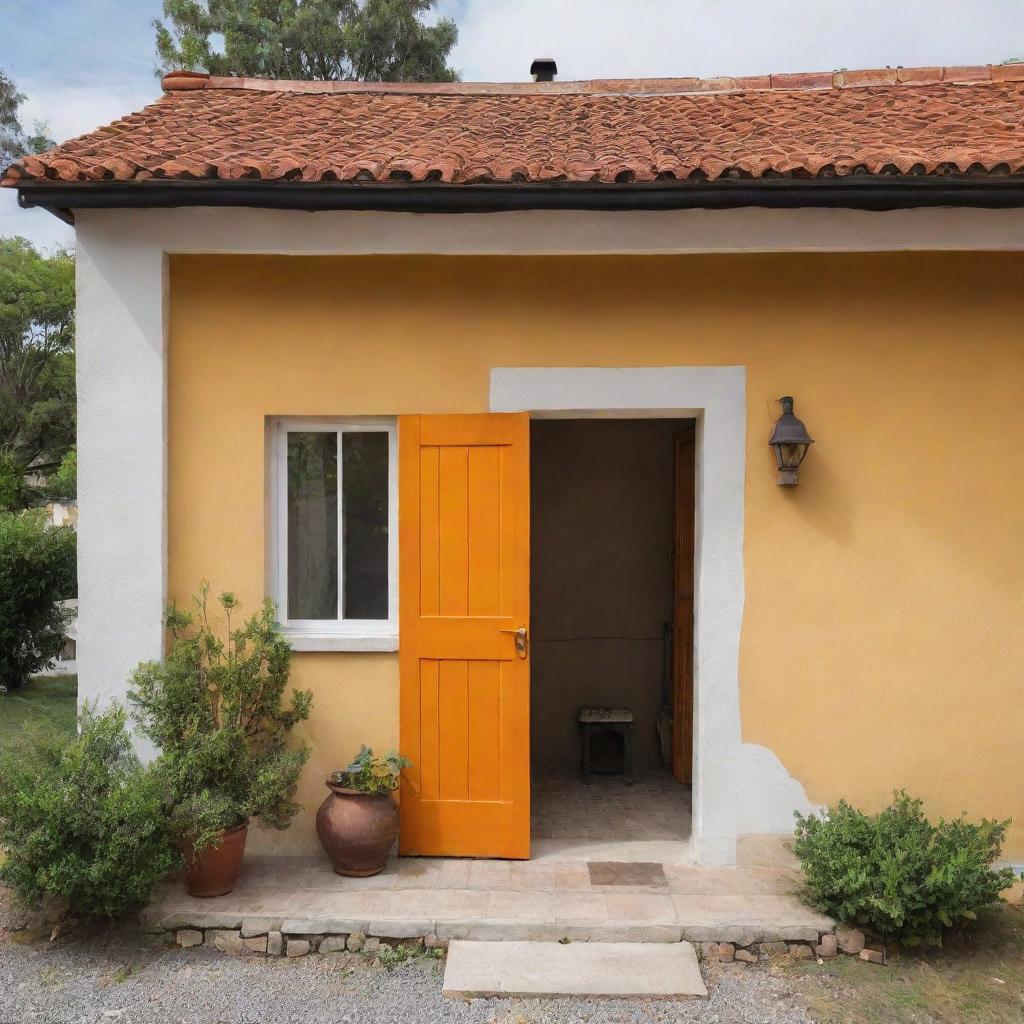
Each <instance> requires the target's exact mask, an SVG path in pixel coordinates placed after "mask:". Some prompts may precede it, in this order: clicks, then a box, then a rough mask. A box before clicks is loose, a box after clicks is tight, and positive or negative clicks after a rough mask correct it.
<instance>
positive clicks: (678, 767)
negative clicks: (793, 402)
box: [672, 422, 697, 783]
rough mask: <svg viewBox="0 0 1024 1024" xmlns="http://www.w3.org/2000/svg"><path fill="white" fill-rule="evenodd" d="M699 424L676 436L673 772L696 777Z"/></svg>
mask: <svg viewBox="0 0 1024 1024" xmlns="http://www.w3.org/2000/svg"><path fill="white" fill-rule="evenodd" d="M695 428H696V424H695V423H693V422H690V423H689V424H687V426H686V427H685V428H684V429H682V430H680V432H679V433H678V434H676V438H675V446H676V450H675V521H676V526H675V557H674V565H675V609H674V615H673V630H672V636H673V643H672V648H673V649H672V673H673V680H672V687H673V691H672V774H673V775H674V776H675V779H676V781H677V782H682V783H690V782H692V779H693V583H694V580H693V545H694V526H695V515H696V472H697V467H696V429H695Z"/></svg>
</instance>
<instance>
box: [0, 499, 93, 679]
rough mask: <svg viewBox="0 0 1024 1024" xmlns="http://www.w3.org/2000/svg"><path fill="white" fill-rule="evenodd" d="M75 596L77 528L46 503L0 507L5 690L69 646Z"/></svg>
mask: <svg viewBox="0 0 1024 1024" xmlns="http://www.w3.org/2000/svg"><path fill="white" fill-rule="evenodd" d="M74 596H75V531H74V529H72V527H70V526H50V524H49V523H48V522H47V516H46V512H45V511H44V510H43V509H41V508H34V509H29V510H28V511H27V512H0V693H2V692H4V691H5V690H16V689H18V688H19V687H20V686H22V685H23V684H24V683H25V681H26V680H27V679H28V678H29V676H31V675H32V674H33V673H34V672H39V671H40V670H42V669H44V668H46V666H47V665H48V664H49V663H50V662H51V661H52V660H53V659H54V658H55V657H56V656H57V655H58V654H59V653H60V651H61V648H62V647H63V646H64V628H65V626H66V625H67V621H68V612H67V610H66V609H65V607H64V606H63V605H61V604H59V603H58V602H60V601H66V600H68V599H69V598H72V597H74Z"/></svg>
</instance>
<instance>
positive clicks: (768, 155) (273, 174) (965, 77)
mask: <svg viewBox="0 0 1024 1024" xmlns="http://www.w3.org/2000/svg"><path fill="white" fill-rule="evenodd" d="M164 88H165V95H164V96H163V98H162V99H160V100H159V101H158V102H156V103H154V104H152V105H150V106H147V107H146V108H145V109H143V110H142V111H140V112H139V113H135V114H131V115H130V116H128V117H125V118H124V119H123V120H120V121H117V122H115V123H114V124H112V125H108V126H106V127H104V128H100V129H98V130H97V131H95V132H91V133H90V134H88V135H84V136H82V137H80V138H77V139H73V140H71V141H70V142H66V143H64V145H62V146H58V147H57V148H56V149H52V150H50V151H49V152H48V153H44V154H43V155H42V156H38V157H35V156H31V157H24V158H23V159H21V160H20V161H18V162H16V163H15V164H14V165H13V166H12V167H11V168H10V169H9V170H8V171H7V173H6V175H5V177H4V179H3V184H5V185H17V184H19V183H21V184H23V183H25V182H26V181H27V180H33V179H35V180H41V179H48V180H57V181H62V182H83V183H87V182H93V181H108V182H109V181H125V182H128V181H133V180H134V181H140V180H150V179H165V180H166V179H172V180H181V181H194V180H208V179H219V180H243V179H246V180H251V179H257V180H262V181H268V182H273V181H289V182H350V183H359V182H403V181H404V182H409V181H411V182H422V181H436V182H443V183H451V184H470V183H475V182H498V183H544V182H563V181H564V182H605V183H627V182H650V181H655V180H659V179H660V180H672V179H677V180H686V179H691V178H694V179H700V180H705V179H707V180H715V179H718V178H723V177H728V178H736V177H753V178H761V177H774V176H780V175H792V176H800V177H810V176H833V175H835V176H841V175H853V174H903V175H907V174H941V173H949V172H959V173H964V174H966V173H999V174H1019V173H1024V65H1019V64H1018V65H1005V66H997V67H957V68H940V67H934V68H896V69H890V68H883V69H875V70H863V71H842V72H835V73H812V74H786V75H772V76H756V77H750V78H718V79H706V80H702V79H644V80H604V81H592V82H552V83H521V84H510V85H500V84H491V83H466V84H463V83H455V84H442V83H438V84H430V85H421V84H408V83H407V84H401V83H398V84H395V83H375V84H367V83H358V82H327V83H325V82H278V81H264V80H258V79H237V78H210V77H209V76H206V75H202V74H196V73H189V72H175V73H174V74H172V75H168V76H167V77H166V78H165V79H164Z"/></svg>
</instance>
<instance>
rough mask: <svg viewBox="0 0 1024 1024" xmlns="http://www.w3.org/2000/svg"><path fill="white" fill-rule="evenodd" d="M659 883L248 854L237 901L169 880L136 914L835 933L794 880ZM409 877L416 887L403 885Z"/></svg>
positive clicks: (532, 866)
mask: <svg viewBox="0 0 1024 1024" xmlns="http://www.w3.org/2000/svg"><path fill="white" fill-rule="evenodd" d="M450 864H452V865H455V866H454V867H451V868H449V865H450ZM664 875H665V884H664V885H663V886H654V887H651V886H641V887H632V886H629V885H593V884H591V881H590V877H591V876H590V872H589V870H588V866H587V864H585V863H583V864H555V865H550V864H549V865H547V866H544V865H537V864H536V863H535V862H532V861H531V862H518V863H516V862H509V861H461V862H453V861H437V860H433V861H430V860H423V861H420V860H417V859H413V858H403V859H401V860H392V861H391V862H390V863H389V865H388V868H387V869H386V871H385V872H384V873H383V874H382V875H379V876H376V878H377V879H378V880H377V882H376V883H375V884H374V885H367V884H366V883H367V882H371V881H373V880H372V879H354V878H342V877H341V876H340V875H336V874H334V872H333V871H332V870H331V869H330V866H329V865H328V864H326V863H324V862H323V861H322V860H321V859H319V858H317V859H314V858H280V859H278V860H276V861H275V859H273V858H260V857H254V858H251V859H250V860H247V861H246V864H245V867H244V869H243V875H242V878H241V880H240V882H239V885H238V888H237V889H236V890H235V891H234V892H233V893H230V894H229V895H227V896H220V897H217V898H214V899H197V898H195V897H191V896H189V895H188V894H187V893H186V892H185V891H184V888H183V887H182V886H181V884H180V883H176V884H172V885H169V886H167V887H165V888H164V890H163V891H162V893H161V894H160V895H159V896H158V898H157V899H156V901H155V902H154V903H153V904H152V905H151V906H150V907H149V908H147V909H146V910H145V911H144V912H143V915H142V918H143V925H144V927H147V928H150V929H151V930H153V931H162V930H165V929H176V928H225V929H236V928H242V929H245V930H247V931H249V932H252V931H253V929H258V928H260V927H261V926H262V924H263V923H264V922H267V921H273V922H276V926H275V928H274V929H273V930H280V931H282V932H283V933H285V934H291V935H295V936H302V935H317V934H346V933H350V932H354V931H362V932H366V933H367V934H369V935H376V936H379V937H381V938H415V937H418V936H421V935H423V936H425V935H429V934H431V933H432V932H433V933H436V934H437V935H439V936H441V937H443V938H449V939H472V940H484V941H486V940H492V939H509V940H550V941H557V940H558V939H561V938H570V939H573V940H576V941H591V942H620V941H621V942H654V943H658V942H679V941H680V939H686V940H689V941H694V942H705V941H707V942H711V941H721V942H738V943H740V944H741V945H746V944H749V943H751V942H774V941H779V940H784V941H790V942H817V940H818V937H819V935H820V934H822V933H824V932H829V931H832V930H833V927H834V923H833V922H832V921H831V919H829V918H827V917H823V916H822V915H820V914H816V913H815V912H814V911H813V910H811V909H810V908H808V907H806V906H805V905H803V904H802V903H801V902H800V901H799V899H797V897H796V896H795V895H793V889H794V886H795V882H796V877H795V876H794V875H793V874H792V873H791V872H789V873H787V872H785V871H774V870H768V869H761V868H693V867H683V866H681V865H672V864H668V865H665V869H664ZM598 877H602V876H601V873H600V872H598ZM409 881H414V882H415V883H416V884H415V885H409V884H402V883H408V882H409ZM445 882H449V883H450V884H448V885H445V884H444V883H445Z"/></svg>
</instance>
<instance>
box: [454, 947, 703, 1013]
mask: <svg viewBox="0 0 1024 1024" xmlns="http://www.w3.org/2000/svg"><path fill="white" fill-rule="evenodd" d="M442 991H443V993H444V995H446V996H455V997H463V998H464V997H473V996H520V997H531V998H554V997H558V996H591V997H602V998H620V999H622V998H626V999H628V998H645V999H652V998H654V999H679V998H687V997H695V998H701V999H703V998H706V997H707V994H708V991H707V988H705V986H704V982H703V980H702V979H701V975H700V968H699V966H698V965H697V957H696V954H695V953H694V951H693V947H692V946H691V945H690V944H689V943H688V942H677V943H675V944H673V945H670V946H669V945H651V944H649V945H636V944H634V943H624V942H609V943H600V944H593V943H569V944H568V945H563V944H560V943H557V942H501V943H495V942H453V943H452V944H451V945H450V946H449V948H448V959H447V963H446V965H445V972H444V986H443V989H442Z"/></svg>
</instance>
